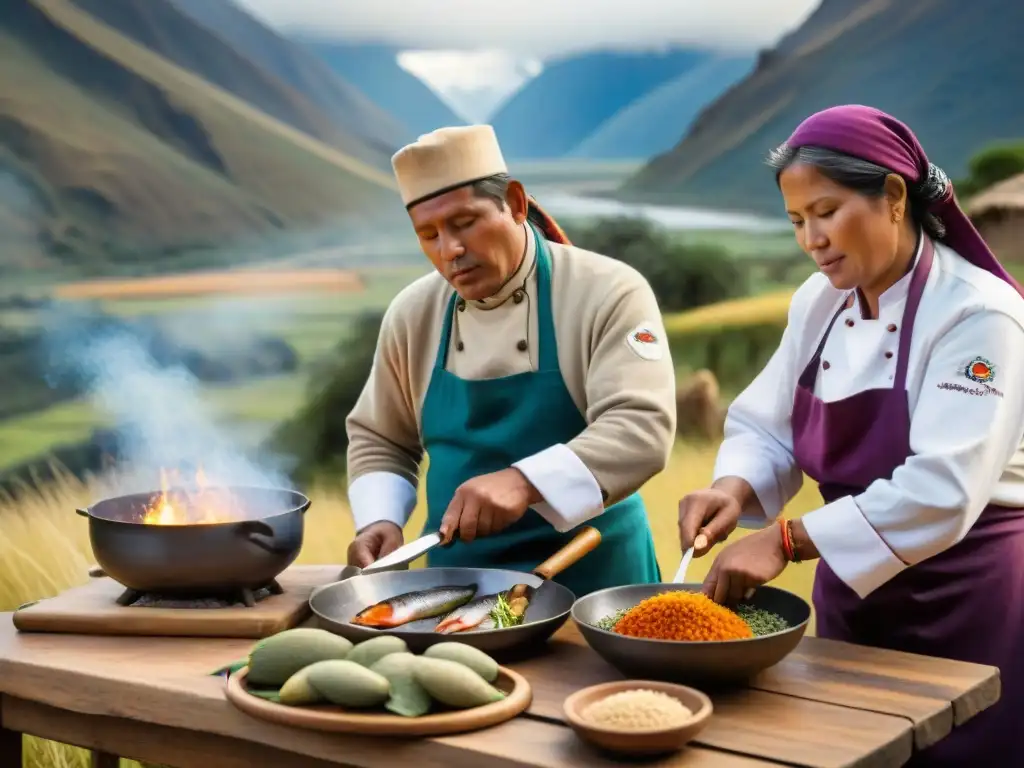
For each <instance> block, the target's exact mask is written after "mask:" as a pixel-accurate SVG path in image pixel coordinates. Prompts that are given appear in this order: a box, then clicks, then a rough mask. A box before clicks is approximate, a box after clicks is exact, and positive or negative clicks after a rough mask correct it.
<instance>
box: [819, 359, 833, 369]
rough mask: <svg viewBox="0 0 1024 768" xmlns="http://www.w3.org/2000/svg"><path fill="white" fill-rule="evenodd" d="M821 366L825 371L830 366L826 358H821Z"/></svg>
mask: <svg viewBox="0 0 1024 768" xmlns="http://www.w3.org/2000/svg"><path fill="white" fill-rule="evenodd" d="M821 367H822V368H824V369H825V370H826V371H827V370H828V369H829V368H831V367H832V366H831V365H830V364H829V362H828V360H823V361H822V363H821Z"/></svg>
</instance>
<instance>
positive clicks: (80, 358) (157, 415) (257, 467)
mask: <svg viewBox="0 0 1024 768" xmlns="http://www.w3.org/2000/svg"><path fill="white" fill-rule="evenodd" d="M58 338H59V339H60V343H59V344H57V343H56V342H57V339H58ZM51 346H53V347H54V349H55V350H57V351H58V355H56V356H51V359H53V360H58V359H59V366H57V367H59V369H60V370H61V371H62V372H63V373H64V375H67V374H68V372H73V373H74V375H75V377H76V378H77V383H78V386H79V387H81V388H83V389H84V390H85V391H86V392H87V394H88V396H89V397H90V399H91V400H92V402H93V404H94V406H95V407H96V408H97V410H98V411H100V412H101V413H102V414H103V415H104V416H105V417H106V418H107V420H108V421H109V422H110V423H111V424H112V425H113V426H114V427H115V429H116V433H117V437H118V454H119V456H118V462H117V466H116V468H115V470H114V471H113V472H112V473H110V474H109V475H108V476H105V477H104V478H101V485H103V486H104V487H105V490H106V491H107V492H108V493H109V494H110V495H121V494H127V493H137V492H145V491H152V490H156V489H158V488H159V487H160V481H161V471H165V472H167V473H169V477H168V479H169V480H170V481H171V482H172V484H174V485H182V486H185V487H189V486H191V485H193V484H194V483H195V481H196V477H197V473H199V472H201V474H202V476H203V477H204V478H205V481H206V483H208V484H210V485H244V486H258V487H273V488H287V487H290V485H291V483H290V481H289V479H288V473H287V469H288V466H287V461H286V460H285V459H283V458H281V457H274V456H267V455H263V456H261V455H258V453H257V452H256V451H255V449H252V450H249V449H247V448H246V447H245V446H244V445H243V444H242V441H241V440H240V439H239V438H238V436H237V433H236V431H235V430H234V429H230V428H228V427H225V426H222V425H220V424H218V420H217V414H216V413H215V411H214V409H213V408H211V406H210V405H209V403H208V402H207V401H205V400H204V398H203V394H202V389H201V383H200V382H199V381H198V380H197V379H196V377H195V376H194V375H193V374H192V373H190V372H189V371H188V370H187V369H186V368H185V367H184V366H182V365H170V366H163V365H160V364H159V363H158V362H157V361H156V360H154V358H153V357H152V356H151V355H150V354H149V352H148V351H147V349H146V347H145V346H144V343H143V341H142V339H140V337H139V336H137V335H136V334H133V333H131V332H129V331H127V330H124V329H117V328H112V329H110V330H105V331H102V332H95V331H93V332H92V333H91V334H89V335H87V336H86V337H85V338H71V337H69V336H68V334H67V333H66V332H65V333H63V334H54V335H53V336H52V337H51Z"/></svg>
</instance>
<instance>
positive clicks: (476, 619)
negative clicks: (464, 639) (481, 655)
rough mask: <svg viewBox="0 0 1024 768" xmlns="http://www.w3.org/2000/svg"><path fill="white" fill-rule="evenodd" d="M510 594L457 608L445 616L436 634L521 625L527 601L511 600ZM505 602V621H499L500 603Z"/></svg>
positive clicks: (479, 599)
mask: <svg viewBox="0 0 1024 768" xmlns="http://www.w3.org/2000/svg"><path fill="white" fill-rule="evenodd" d="M510 594H512V590H509V592H501V593H498V594H494V595H484V596H482V597H478V598H477V599H476V600H473V601H472V602H469V603H466V604H465V605H464V606H462V607H461V608H456V609H455V610H454V611H452V613H451V614H450V615H448V616H445V617H444V618H443V619H442V620H441V621H440V622H438V624H437V626H436V627H435V628H434V631H435V632H440V633H441V634H442V635H453V634H455V633H456V632H468V631H470V630H484V629H503V628H504V627H508V626H515V625H516V624H518V623H521V622H522V620H523V615H524V614H525V613H526V606H527V603H528V601H527V599H526V598H525V597H515V598H512V599H511V600H510V599H509V595H510ZM500 600H504V601H505V605H504V608H505V613H506V615H504V617H503V618H504V621H500V620H499V619H498V615H497V614H498V607H499V601H500Z"/></svg>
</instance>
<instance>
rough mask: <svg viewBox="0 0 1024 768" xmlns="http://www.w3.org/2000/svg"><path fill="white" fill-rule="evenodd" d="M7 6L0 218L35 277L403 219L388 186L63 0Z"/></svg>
mask: <svg viewBox="0 0 1024 768" xmlns="http://www.w3.org/2000/svg"><path fill="white" fill-rule="evenodd" d="M162 1H163V0H147V3H148V4H150V3H157V2H162ZM7 6H14V8H13V9H12V11H13V12H10V13H6V14H3V15H0V71H2V72H3V73H4V75H3V77H0V175H6V177H7V178H8V181H9V183H8V184H7V185H6V187H5V189H6V191H5V192H4V193H3V194H2V196H0V208H3V209H4V210H5V213H4V214H3V215H2V216H0V218H3V219H11V218H14V217H17V218H18V220H20V221H22V222H23V223H22V226H21V230H22V231H24V229H25V227H29V228H31V230H32V231H33V232H34V235H33V237H32V238H31V240H32V241H33V242H34V243H36V244H37V246H38V253H36V254H34V255H32V256H31V257H30V258H32V259H39V260H41V261H42V266H44V267H45V266H53V264H61V263H64V264H71V265H74V266H75V267H78V268H81V269H83V270H85V271H88V270H93V271H102V270H103V269H108V268H110V267H111V266H112V265H114V264H117V263H125V264H138V263H140V262H141V263H146V264H150V265H152V266H155V265H156V263H157V262H158V261H160V260H166V261H168V262H172V261H173V260H174V258H175V256H176V255H177V254H178V253H179V252H180V251H181V250H182V249H186V248H211V247H217V246H219V245H222V244H224V243H225V242H228V241H231V240H234V239H237V238H251V237H253V236H255V235H257V234H261V233H262V235H263V236H264V237H265V236H266V235H267V234H270V233H273V232H276V231H280V230H294V229H296V228H306V227H319V226H324V225H327V224H335V223H336V222H342V221H345V220H351V221H356V222H359V221H365V220H366V214H367V212H370V211H374V210H381V208H380V206H385V209H384V210H387V209H389V208H392V207H394V208H398V199H397V195H396V194H395V192H394V182H393V180H392V178H391V176H390V174H388V173H386V172H384V171H381V170H378V169H377V168H375V167H372V166H370V165H368V164H366V163H363V162H361V161H359V160H357V159H355V158H353V157H351V156H349V155H346V154H344V153H342V152H340V151H338V150H337V149H336V148H332V147H329V146H327V145H326V144H324V143H322V142H319V141H317V140H316V139H314V138H312V137H310V136H309V135H307V134H305V133H303V132H300V131H298V130H296V129H295V128H292V127H291V126H289V125H286V124H284V123H282V122H280V121H278V120H275V119H274V118H272V117H269V116H268V115H266V114H265V113H263V112H260V111H258V110H256V109H254V108H253V107H252V106H250V105H249V104H247V103H245V102H243V101H241V100H239V99H237V98H235V97H233V96H232V95H231V94H228V93H226V92H224V91H221V90H220V89H218V88H216V87H214V86H211V85H210V84H209V83H207V82H206V81H204V80H202V79H200V78H198V77H196V76H195V75H193V74H191V73H189V72H186V71H185V70H182V69H179V68H178V67H176V66H174V65H173V64H171V63H170V62H168V61H167V60H165V59H163V58H161V57H159V56H157V55H155V54H153V53H152V52H150V51H147V50H145V49H143V48H141V47H140V46H138V45H136V44H135V43H133V42H132V41H130V40H129V39H127V38H125V37H123V36H121V35H120V34H118V33H116V32H115V31H113V30H112V29H110V28H109V27H106V26H105V25H102V24H100V23H98V22H97V21H96V20H95V19H94V18H93V17H91V16H90V15H88V14H86V13H84V12H83V11H81V10H80V9H78V8H76V7H75V6H73V5H70V4H69V3H67V2H65V1H64V0H7ZM0 237H4V235H3V233H0ZM21 239H22V241H24V239H25V238H24V236H22V238H21ZM4 245H5V246H6V241H4ZM0 254H2V260H3V262H5V263H8V264H9V263H10V262H11V261H13V260H15V258H16V257H15V256H14V255H13V254H10V253H7V249H6V247H5V248H4V249H0ZM22 259H23V260H24V257H22Z"/></svg>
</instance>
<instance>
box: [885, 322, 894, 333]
mask: <svg viewBox="0 0 1024 768" xmlns="http://www.w3.org/2000/svg"><path fill="white" fill-rule="evenodd" d="M885 330H887V331H888V332H889V333H895V332H896V323H889V325H887V326H886V328H885Z"/></svg>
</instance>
